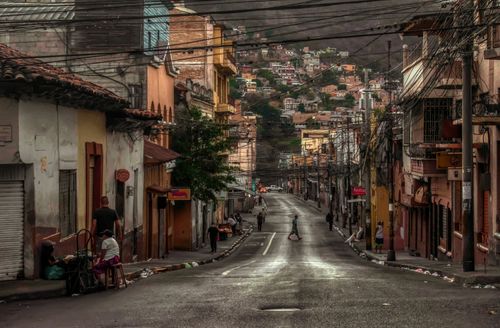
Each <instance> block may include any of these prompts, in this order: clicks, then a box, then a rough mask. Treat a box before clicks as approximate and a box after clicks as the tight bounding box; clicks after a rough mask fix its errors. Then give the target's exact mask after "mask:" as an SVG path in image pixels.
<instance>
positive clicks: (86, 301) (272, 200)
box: [0, 193, 500, 328]
mask: <svg viewBox="0 0 500 328" xmlns="http://www.w3.org/2000/svg"><path fill="white" fill-rule="evenodd" d="M266 200H267V201H268V204H269V208H268V209H269V213H268V216H267V218H266V222H265V223H264V227H263V231H262V232H254V233H253V234H252V236H250V237H249V238H248V239H247V241H246V242H245V243H244V244H243V245H242V246H241V247H240V248H239V250H238V251H237V252H235V253H234V254H233V255H231V256H230V257H229V258H227V259H225V260H223V261H220V262H217V263H214V264H209V265H204V266H201V267H197V268H194V269H186V270H180V271H174V272H169V273H163V274H159V275H155V276H153V277H150V278H148V279H143V280H141V281H138V282H136V283H134V284H133V285H132V286H130V287H129V288H127V289H121V290H119V291H108V292H101V293H97V294H92V295H86V296H79V297H70V298H59V299H51V300H40V301H31V302H22V303H9V304H0V327H233V328H237V327H301V328H303V327H370V328H374V327H500V292H499V291H497V290H487V289H466V288H462V287H458V286H456V285H453V284H450V283H448V282H445V281H443V280H439V279H435V278H432V277H428V276H423V275H419V274H415V273H411V272H404V271H401V270H398V269H394V268H387V267H383V266H379V265H376V264H372V263H370V262H367V261H365V260H363V259H361V258H359V257H358V256H357V255H355V254H354V253H353V251H352V250H351V249H350V248H348V247H346V246H345V244H344V243H343V241H342V240H341V239H340V237H339V236H338V235H337V233H336V232H330V231H328V228H327V224H326V223H325V221H324V218H323V217H322V216H321V215H319V214H318V212H316V211H315V210H314V209H311V208H310V207H308V206H307V205H304V204H303V203H302V202H301V201H298V200H296V199H295V198H294V197H293V196H291V195H287V194H278V193H274V194H269V195H267V196H266ZM294 214H298V215H299V231H300V233H301V235H302V237H303V239H302V240H301V241H290V240H288V239H287V236H288V233H289V232H290V230H291V220H292V216H293V215H294ZM490 311H495V312H496V313H497V314H489V312H490Z"/></svg>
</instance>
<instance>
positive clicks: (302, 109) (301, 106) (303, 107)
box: [297, 103, 306, 113]
mask: <svg viewBox="0 0 500 328" xmlns="http://www.w3.org/2000/svg"><path fill="white" fill-rule="evenodd" d="M297 109H298V111H299V112H301V113H305V112H306V106H304V104H302V103H300V104H299V107H298V108H297Z"/></svg>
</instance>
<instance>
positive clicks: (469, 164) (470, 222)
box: [462, 0, 475, 272]
mask: <svg viewBox="0 0 500 328" xmlns="http://www.w3.org/2000/svg"><path fill="white" fill-rule="evenodd" d="M465 6H466V7H467V8H464V11H463V14H464V15H472V13H473V11H471V12H469V11H468V9H472V8H473V6H474V1H472V0H469V1H467V2H466V5H465ZM462 35H464V37H465V38H468V40H467V43H466V44H465V45H464V48H463V50H462V80H463V83H462V95H463V99H462V170H463V171H462V174H463V182H462V183H463V185H462V220H463V223H464V225H463V236H464V238H463V244H462V247H463V259H462V260H463V270H464V272H469V271H474V270H475V267H474V216H473V213H474V202H473V197H472V195H473V175H472V168H473V154H472V48H473V40H472V39H471V38H470V36H469V35H470V34H469V33H465V31H464V32H462Z"/></svg>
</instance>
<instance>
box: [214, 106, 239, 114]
mask: <svg viewBox="0 0 500 328" xmlns="http://www.w3.org/2000/svg"><path fill="white" fill-rule="evenodd" d="M215 112H216V113H219V114H234V113H236V108H234V106H233V105H231V104H217V107H216V108H215Z"/></svg>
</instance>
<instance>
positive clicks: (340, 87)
mask: <svg viewBox="0 0 500 328" xmlns="http://www.w3.org/2000/svg"><path fill="white" fill-rule="evenodd" d="M337 89H338V90H347V85H345V84H339V86H338V88H337Z"/></svg>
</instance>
